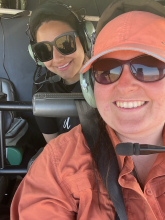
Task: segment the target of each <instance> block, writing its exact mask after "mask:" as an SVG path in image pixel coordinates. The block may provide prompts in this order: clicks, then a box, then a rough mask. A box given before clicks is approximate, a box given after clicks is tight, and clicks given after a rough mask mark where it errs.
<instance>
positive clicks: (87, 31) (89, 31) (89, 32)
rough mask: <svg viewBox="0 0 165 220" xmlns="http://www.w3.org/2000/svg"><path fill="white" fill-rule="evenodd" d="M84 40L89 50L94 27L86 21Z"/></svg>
mask: <svg viewBox="0 0 165 220" xmlns="http://www.w3.org/2000/svg"><path fill="white" fill-rule="evenodd" d="M84 31H85V38H86V42H87V50H88V51H89V50H90V48H91V40H92V35H93V33H94V32H95V27H94V25H93V23H92V22H91V21H86V22H85V25H84Z"/></svg>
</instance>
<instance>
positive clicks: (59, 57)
mask: <svg viewBox="0 0 165 220" xmlns="http://www.w3.org/2000/svg"><path fill="white" fill-rule="evenodd" d="M64 59H65V55H63V54H61V53H60V52H59V51H58V50H57V49H56V48H55V46H53V61H54V62H56V63H58V62H60V61H62V60H64Z"/></svg>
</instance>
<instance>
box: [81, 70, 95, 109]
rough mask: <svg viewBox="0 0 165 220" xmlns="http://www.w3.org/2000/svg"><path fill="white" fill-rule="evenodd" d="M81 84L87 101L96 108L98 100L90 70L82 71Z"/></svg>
mask: <svg viewBox="0 0 165 220" xmlns="http://www.w3.org/2000/svg"><path fill="white" fill-rule="evenodd" d="M80 85H81V89H82V93H83V95H84V98H85V100H86V101H87V103H88V104H89V105H90V106H91V107H93V108H96V101H95V97H94V91H93V82H92V78H91V74H90V73H89V71H87V72H85V73H84V74H82V73H80Z"/></svg>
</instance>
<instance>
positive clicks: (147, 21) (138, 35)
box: [81, 11, 165, 73]
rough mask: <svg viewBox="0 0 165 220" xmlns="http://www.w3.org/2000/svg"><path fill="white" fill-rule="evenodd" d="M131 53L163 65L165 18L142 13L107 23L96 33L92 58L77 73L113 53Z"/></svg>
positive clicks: (132, 12) (128, 14) (131, 14)
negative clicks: (139, 54) (152, 59)
mask: <svg viewBox="0 0 165 220" xmlns="http://www.w3.org/2000/svg"><path fill="white" fill-rule="evenodd" d="M121 50H125V51H126V50H134V51H140V52H143V53H145V54H148V55H151V56H153V57H155V58H157V59H159V60H162V61H163V62H165V18H164V17H161V16H158V15H155V14H153V13H150V12H144V11H131V12H127V13H124V14H122V15H119V16H117V17H116V18H114V19H113V20H111V21H109V22H108V23H107V24H106V25H105V26H104V27H103V28H102V30H101V31H100V32H99V34H98V36H97V38H96V42H95V45H94V55H93V57H92V58H91V59H90V60H89V61H88V62H87V63H86V64H85V65H84V66H83V67H82V69H81V73H84V72H86V71H87V70H89V69H90V68H91V67H92V64H93V62H95V61H96V60H97V59H99V58H100V57H102V56H104V55H106V57H107V56H108V54H110V53H111V52H113V51H121Z"/></svg>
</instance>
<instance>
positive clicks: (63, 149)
mask: <svg viewBox="0 0 165 220" xmlns="http://www.w3.org/2000/svg"><path fill="white" fill-rule="evenodd" d="M108 132H109V135H110V137H111V139H112V142H113V144H114V146H115V145H116V144H117V143H119V140H118V139H117V137H116V135H115V133H114V132H113V131H112V129H110V128H108ZM164 144H165V138H164ZM118 162H119V166H120V170H121V172H120V175H119V179H118V180H119V184H120V185H121V186H122V189H123V197H124V202H125V207H126V211H127V216H128V220H156V219H157V220H165V153H162V154H159V155H158V157H157V159H156V160H155V162H154V164H153V166H152V169H151V170H150V172H149V174H148V177H147V179H146V183H145V186H144V192H142V190H141V188H140V186H139V184H138V182H137V181H136V179H135V177H134V176H133V175H132V174H131V172H132V170H133V167H134V165H133V162H132V159H131V157H129V156H126V157H125V156H118ZM98 180H99V188H100V195H99V200H100V208H99V205H98V193H97V185H96V181H95V176H94V172H93V165H92V158H91V154H90V150H89V148H88V146H87V144H86V141H85V139H84V136H83V134H82V132H81V126H80V125H79V126H77V127H75V128H73V129H72V130H71V131H70V132H68V133H65V134H63V135H60V136H59V137H58V138H55V139H54V140H52V141H50V142H49V144H48V145H47V146H46V147H45V148H44V150H43V152H42V153H41V154H40V156H39V157H38V158H37V159H36V160H35V161H34V163H33V164H32V166H31V168H30V170H29V171H28V173H27V175H26V176H25V178H24V179H23V181H22V182H21V184H20V186H19V188H18V190H17V192H16V194H15V196H14V199H13V202H12V205H11V220H31V219H32V220H42V219H43V220H50V219H51V220H53V219H54V220H61V219H62V220H110V219H111V220H114V219H115V211H114V207H113V205H112V203H111V202H110V201H109V200H108V194H107V191H106V189H105V187H104V186H103V183H102V181H101V179H100V178H99V176H98Z"/></svg>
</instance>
